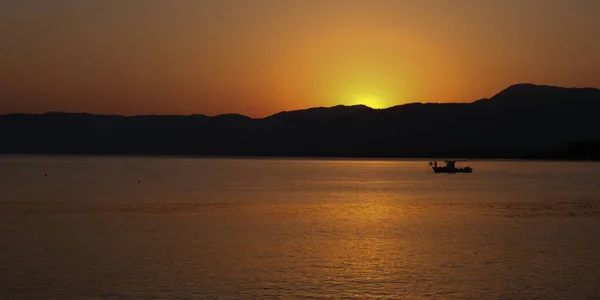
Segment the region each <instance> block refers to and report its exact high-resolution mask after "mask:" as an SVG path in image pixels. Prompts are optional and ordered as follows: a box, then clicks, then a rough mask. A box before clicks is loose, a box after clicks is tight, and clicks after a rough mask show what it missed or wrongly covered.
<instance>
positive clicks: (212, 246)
mask: <svg viewBox="0 0 600 300" xmlns="http://www.w3.org/2000/svg"><path fill="white" fill-rule="evenodd" d="M468 164H469V165H470V166H471V167H473V168H474V171H473V173H472V174H435V173H433V171H432V170H431V168H430V167H429V166H428V161H427V160H370V159H283V158H280V159H265V158H243V159H242V158H184V157H141V156H140V157H102V156H98V157H95V156H0V299H4V300H12V299H82V300H86V299H94V300H96V299H111V300H112V299H600V163H594V162H550V161H544V162H541V161H494V160H472V161H469V162H468Z"/></svg>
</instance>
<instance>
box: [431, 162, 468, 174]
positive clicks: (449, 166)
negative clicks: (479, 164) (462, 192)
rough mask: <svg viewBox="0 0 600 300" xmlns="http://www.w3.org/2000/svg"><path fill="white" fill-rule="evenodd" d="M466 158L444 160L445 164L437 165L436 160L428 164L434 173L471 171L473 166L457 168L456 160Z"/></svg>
mask: <svg viewBox="0 0 600 300" xmlns="http://www.w3.org/2000/svg"><path fill="white" fill-rule="evenodd" d="M458 161H466V160H445V161H444V162H445V163H446V165H445V166H438V162H437V161H432V162H429V165H430V166H431V168H432V169H433V171H434V172H435V173H472V172H473V168H471V167H469V166H467V167H463V168H457V167H456V162H458Z"/></svg>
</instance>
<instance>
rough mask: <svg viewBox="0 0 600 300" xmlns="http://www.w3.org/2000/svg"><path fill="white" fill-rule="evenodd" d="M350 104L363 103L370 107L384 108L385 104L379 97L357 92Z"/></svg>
mask: <svg viewBox="0 0 600 300" xmlns="http://www.w3.org/2000/svg"><path fill="white" fill-rule="evenodd" d="M351 102H352V103H350V104H351V105H358V104H364V105H366V106H368V107H371V108H385V107H386V105H385V103H384V101H383V99H382V98H381V97H378V96H375V95H372V94H357V95H354V96H353V97H352V101H351Z"/></svg>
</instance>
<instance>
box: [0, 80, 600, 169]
mask: <svg viewBox="0 0 600 300" xmlns="http://www.w3.org/2000/svg"><path fill="white" fill-rule="evenodd" d="M598 141H600V90H597V89H591V88H585V89H571V88H560V87H550V86H537V85H532V84H517V85H513V86H511V87H508V88H507V89H505V90H503V91H501V92H500V93H498V94H497V95H495V96H493V97H492V98H489V99H481V100H477V101H475V102H473V103H443V104H441V103H411V104H406V105H400V106H395V107H391V108H388V109H371V108H369V107H366V106H364V105H356V106H342V105H340V106H334V107H330V108H324V107H319V108H310V109H305V110H297V111H289V112H281V113H278V114H275V115H272V116H269V117H266V118H262V119H252V118H248V117H246V116H243V115H237V114H227V115H219V116H215V117H208V116H205V115H191V116H134V117H123V116H114V115H92V114H67V113H55V112H53V113H46V114H41V115H26V114H11V115H2V116H0V152H2V153H83V154H165V155H223V156H356V157H448V156H452V157H473V158H475V157H529V158H536V157H537V158H596V159H597V158H598V153H600V151H597V150H600V146H599V145H600V143H599V142H598Z"/></svg>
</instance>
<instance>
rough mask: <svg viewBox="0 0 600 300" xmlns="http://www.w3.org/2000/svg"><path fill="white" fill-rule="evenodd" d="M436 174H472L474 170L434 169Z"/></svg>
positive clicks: (467, 168)
mask: <svg viewBox="0 0 600 300" xmlns="http://www.w3.org/2000/svg"><path fill="white" fill-rule="evenodd" d="M432 169H433V171H434V172H435V173H472V172H473V168H469V167H466V168H445V167H432Z"/></svg>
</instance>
